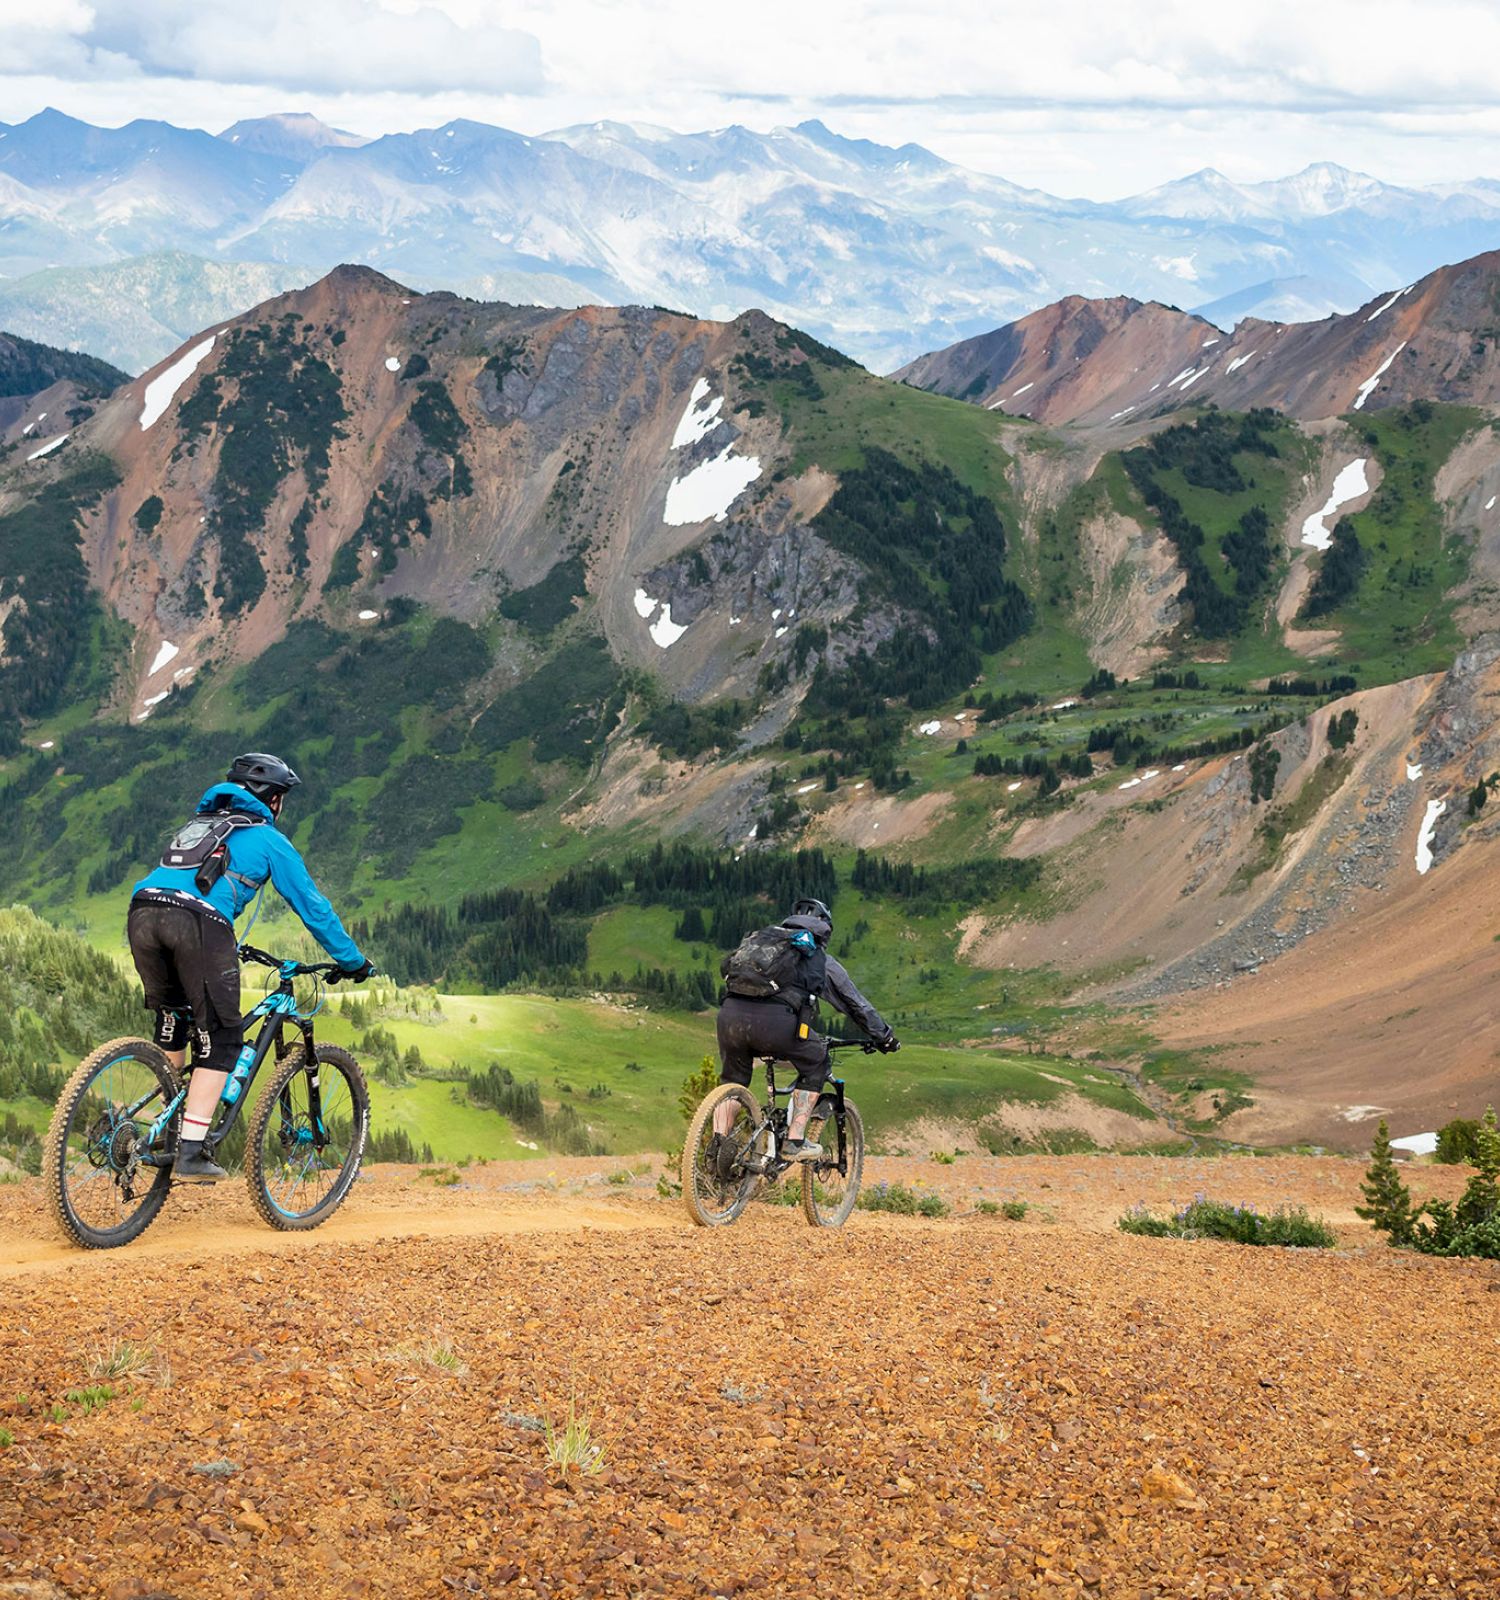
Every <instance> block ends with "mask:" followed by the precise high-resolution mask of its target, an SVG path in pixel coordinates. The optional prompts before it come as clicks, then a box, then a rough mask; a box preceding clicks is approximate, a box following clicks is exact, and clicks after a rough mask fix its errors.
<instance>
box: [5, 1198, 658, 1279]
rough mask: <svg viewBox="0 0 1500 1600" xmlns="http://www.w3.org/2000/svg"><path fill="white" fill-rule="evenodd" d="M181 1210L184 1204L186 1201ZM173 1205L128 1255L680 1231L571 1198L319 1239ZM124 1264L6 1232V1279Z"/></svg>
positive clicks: (370, 1223)
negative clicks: (641, 1230)
mask: <svg viewBox="0 0 1500 1600" xmlns="http://www.w3.org/2000/svg"><path fill="white" fill-rule="evenodd" d="M179 1205H180V1202H179ZM172 1209H173V1199H171V1198H169V1199H168V1201H167V1205H166V1208H165V1209H164V1211H163V1213H162V1215H161V1216H160V1217H158V1218H157V1220H156V1222H155V1223H153V1224H152V1226H151V1227H150V1228H149V1229H148V1230H147V1231H146V1233H144V1234H143V1235H142V1236H141V1238H140V1239H139V1240H137V1241H136V1242H135V1243H134V1244H132V1245H130V1246H129V1247H128V1249H127V1251H126V1255H128V1257H129V1259H130V1260H131V1261H132V1262H134V1261H139V1260H141V1259H143V1258H144V1259H147V1260H151V1261H170V1260H175V1261H193V1260H214V1261H224V1260H228V1259H231V1258H238V1257H241V1256H243V1255H245V1254H246V1253H248V1252H251V1251H256V1252H270V1253H271V1254H274V1255H292V1254H295V1253H297V1252H299V1251H303V1250H316V1249H319V1248H326V1247H327V1246H329V1245H340V1244H366V1243H372V1242H374V1241H377V1240H378V1241H390V1240H392V1239H474V1238H501V1237H504V1236H506V1235H513V1234H531V1233H558V1232H569V1233H575V1232H583V1233H587V1232H589V1231H591V1230H592V1231H599V1232H605V1233H617V1232H629V1231H631V1230H634V1229H637V1228H665V1227H675V1226H677V1225H678V1223H677V1219H675V1218H673V1217H671V1216H669V1215H667V1214H665V1213H664V1212H661V1211H657V1210H655V1209H646V1208H643V1207H639V1206H630V1205H625V1204H615V1205H611V1204H609V1203H608V1202H591V1201H587V1200H579V1199H574V1198H568V1199H564V1200H557V1201H551V1202H535V1201H533V1202H527V1201H522V1200H517V1201H511V1202H509V1203H503V1202H502V1203H500V1204H491V1205H486V1206H482V1207H480V1206H475V1207H469V1208H465V1209H462V1210H450V1209H439V1208H437V1207H434V1206H432V1205H415V1206H409V1207H397V1208H393V1209H386V1208H381V1209H377V1210H366V1209H362V1208H360V1207H359V1206H357V1205H351V1206H349V1207H347V1208H346V1209H345V1210H343V1211H341V1212H340V1213H339V1214H338V1215H337V1216H335V1217H333V1218H332V1219H331V1220H330V1221H328V1222H326V1223H324V1225H323V1226H322V1227H321V1228H317V1229H315V1230H314V1231H313V1232H311V1233H277V1232H276V1231H275V1229H273V1228H268V1227H266V1226H265V1224H264V1223H261V1222H258V1221H251V1220H249V1210H248V1207H238V1206H237V1207H236V1208H235V1210H236V1211H241V1210H243V1211H244V1213H245V1220H241V1219H240V1218H239V1217H235V1219H234V1220H231V1221H227V1222H226V1221H224V1220H221V1219H220V1218H219V1217H216V1216H213V1215H204V1214H203V1213H202V1212H201V1210H200V1211H197V1212H194V1213H193V1214H190V1215H186V1216H184V1215H181V1214H179V1215H178V1216H175V1217H174V1216H173V1214H172ZM121 1259H123V1257H122V1255H121V1254H120V1253H119V1252H117V1251H113V1250H90V1251H82V1250H79V1249H78V1248H77V1247H76V1246H74V1245H70V1244H67V1243H65V1242H64V1241H63V1240H62V1239H61V1238H59V1237H58V1236H57V1235H56V1234H55V1233H53V1232H52V1230H51V1229H50V1228H49V1227H48V1224H47V1222H46V1220H45V1219H42V1218H37V1219H36V1222H35V1225H34V1228H33V1236H31V1237H27V1236H24V1235H23V1236H20V1237H17V1236H16V1235H15V1234H13V1233H12V1232H11V1231H10V1230H9V1229H5V1230H0V1280H3V1279H5V1278H14V1277H20V1276H22V1275H23V1274H30V1273H40V1272H57V1271H60V1270H64V1269H66V1270H68V1271H69V1272H76V1271H78V1270H79V1269H81V1268H86V1267H87V1266H88V1264H89V1263H96V1264H100V1263H106V1262H110V1261H113V1262H114V1263H115V1264H116V1265H118V1263H119V1262H120V1260H121Z"/></svg>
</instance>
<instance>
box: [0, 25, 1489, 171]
mask: <svg viewBox="0 0 1500 1600" xmlns="http://www.w3.org/2000/svg"><path fill="white" fill-rule="evenodd" d="M1497 61H1500V5H1497V4H1496V3H1495V0H1239V3H1238V4H1236V5H1234V6H1232V7H1225V6H1210V5H1205V4H1203V3H1202V0H1192V3H1186V0H1115V3H1114V4H1111V5H1108V6H1105V5H1101V4H1099V3H1098V0H1047V3H1046V4H1042V5H1038V4H1036V3H1035V0H1028V3H1027V4H1025V5H1020V4H1015V3H1013V0H937V3H936V4H933V3H931V0H928V3H926V4H919V3H917V0H760V3H759V4H757V5H755V6H753V7H752V6H713V5H705V4H703V3H702V0H638V3H628V0H545V3H542V0H513V3H512V0H0V120H4V121H12V122H14V121H20V120H22V119H24V118H25V117H28V116H30V115H31V114H32V113H34V112H36V111H39V110H41V109H42V108H43V107H44V106H48V105H52V106H56V107H58V108H59V109H61V110H63V111H67V112H69V113H71V114H72V115H74V116H78V117H83V118H85V119H87V120H89V121H92V122H99V123H106V124H116V123H121V122H126V121H129V120H130V119H131V118H133V117H142V116H144V117H161V118H165V119H166V120H168V121H171V122H176V123H179V124H182V125H186V126H197V127H204V128H208V129H210V130H212V131H218V130H219V129H220V128H222V127H223V126H225V125H226V124H227V123H229V122H232V121H234V120H236V119H238V118H240V117H247V116H258V115H262V114H264V113H267V112H272V111H287V110H293V111H310V112H313V113H314V114H316V115H317V116H320V117H322V118H323V119H324V120H325V121H328V122H332V123H334V124H336V125H338V126H342V127H346V128H350V129H353V130H354V131H356V132H359V133H365V134H376V133H384V132H394V131H402V130H409V129H412V128H418V127H430V126H434V125H436V124H439V123H442V122H445V121H447V120H448V119H450V118H452V117H456V116H467V117H473V118H476V119H479V120H482V121H486V122H495V123H499V124H502V125H503V126H506V127H510V128H515V129H518V130H519V131H521V132H523V133H533V134H534V133H542V132H545V131H547V130H548V129H550V128H556V127H562V126H565V125H567V124H569V123H573V122H584V121H594V120H596V119H598V118H602V117H609V118H618V119H623V120H632V121H645V122H654V123H660V124H664V125H666V126H670V127H674V128H677V129H681V130H690V129H691V130H697V129H703V128H714V127H722V126H723V125H725V124H726V123H729V122H743V123H746V124H748V125H749V126H751V127H755V128H760V129H768V128H771V127H774V126H777V125H779V124H784V123H790V122H795V121H799V120H801V119H802V118H804V117H809V116H817V117H821V118H822V119H823V120H824V121H825V122H827V123H828V124H829V126H830V127H832V128H834V129H835V130H837V131H838V132H841V133H846V134H850V135H852V136H858V137H864V138H870V139H876V140H879V141H880V142H882V143H886V144H900V143H903V142H905V141H907V140H914V141H916V142H917V143H920V144H924V145H926V146H928V147H929V148H931V149H933V150H935V151H937V152H938V154H940V155H942V156H945V157H947V158H948V159H949V160H953V161H959V162H962V163H964V164H966V165H968V166H972V167H977V168H980V169H982V170H984V171H988V172H993V173H998V174H1000V175H1002V176H1004V177H1007V178H1010V179H1012V180H1013V181H1015V182H1020V183H1028V184H1034V185H1037V186H1038V187H1041V188H1045V189H1048V190H1050V191H1052V192H1054V193H1063V194H1081V195H1088V196H1092V197H1095V198H1099V199H1107V198H1111V197H1115V196H1119V195H1123V194H1127V193H1132V192H1134V191H1136V190H1139V189H1143V188H1147V187H1150V186H1151V185H1153V184H1156V183H1161V182H1164V181H1166V180H1168V179H1170V178H1173V177H1179V176H1181V175H1183V174H1184V173H1186V172H1190V171H1193V170H1195V169H1197V168H1199V167H1203V166H1213V167H1218V168H1219V169H1220V170H1221V171H1223V172H1225V173H1227V174H1228V175H1229V176H1230V177H1233V178H1238V179H1255V178H1265V177H1277V176H1281V175H1283V174H1285V173H1288V172H1292V171H1295V170H1297V169H1299V168H1301V167H1303V166H1305V165H1306V164H1307V163H1308V162H1310V161H1337V162H1341V163H1343V164H1344V165H1346V166H1351V167H1356V168H1359V169H1361V170H1364V171H1367V172H1371V173H1374V174H1375V175H1376V176H1378V177H1382V178H1385V179H1388V180H1390V181H1396V182H1438V181H1443V180H1449V179H1462V178H1469V177H1479V176H1500V71H1497V70H1496V67H1495V63H1496V62H1497Z"/></svg>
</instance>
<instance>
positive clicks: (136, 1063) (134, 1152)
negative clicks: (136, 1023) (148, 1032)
mask: <svg viewBox="0 0 1500 1600" xmlns="http://www.w3.org/2000/svg"><path fill="white" fill-rule="evenodd" d="M180 1089H181V1086H180V1085H179V1084H178V1082H177V1074H176V1073H175V1072H173V1070H172V1065H171V1063H170V1062H169V1061H168V1060H167V1058H166V1056H164V1055H163V1054H162V1052H161V1051H160V1050H158V1049H157V1047H156V1046H155V1045H154V1044H152V1043H150V1042H149V1041H148V1040H146V1039H113V1040H111V1041H110V1043H108V1044H104V1045H100V1046H99V1048H98V1049H97V1050H96V1051H94V1053H93V1054H92V1055H91V1056H88V1057H86V1058H85V1059H84V1060H83V1061H82V1062H80V1063H79V1065H78V1067H77V1069H76V1070H75V1072H74V1073H73V1076H72V1077H71V1078H69V1079H68V1081H67V1083H66V1084H65V1085H64V1086H63V1092H62V1095H61V1096H60V1097H59V1099H58V1102H57V1109H56V1110H55V1111H54V1112H53V1113H52V1123H51V1126H50V1127H49V1128H48V1129H47V1138H46V1142H45V1143H44V1144H43V1146H42V1182H43V1185H44V1187H45V1189H46V1192H47V1205H48V1209H49V1210H50V1211H51V1212H52V1216H53V1219H54V1220H55V1221H56V1223H57V1225H58V1227H59V1228H60V1229H61V1230H62V1232H63V1234H64V1235H65V1237H67V1238H68V1239H69V1240H71V1241H72V1242H73V1243H74V1244H78V1245H82V1246H83V1247H84V1249H85V1250H114V1249H117V1248H118V1247H119V1246H120V1245H122V1244H129V1243H130V1241H131V1240H132V1239H137V1238H139V1237H140V1236H141V1234H143V1233H144V1232H145V1231H146V1229H147V1228H149V1227H150V1226H151V1224H152V1222H153V1221H154V1220H155V1219H156V1214H157V1212H158V1211H160V1210H161V1208H162V1205H163V1204H164V1202H165V1201H166V1198H167V1190H168V1189H169V1188H171V1185H172V1172H171V1168H170V1166H165V1167H158V1166H153V1165H150V1164H149V1163H148V1160H147V1158H148V1157H149V1156H151V1155H154V1154H156V1153H157V1152H158V1151H160V1150H163V1149H168V1150H169V1149H172V1148H175V1146H176V1143H177V1138H176V1133H177V1122H178V1118H179V1117H180V1115H181V1111H180V1109H179V1110H176V1111H174V1112H173V1113H172V1120H171V1122H170V1123H169V1124H168V1125H167V1126H166V1127H164V1128H163V1130H162V1133H161V1136H160V1138H159V1140H158V1143H157V1146H156V1147H155V1149H153V1148H151V1147H150V1146H149V1138H150V1131H151V1128H152V1126H153V1125H154V1124H155V1123H156V1121H157V1120H158V1119H159V1118H160V1117H161V1115H162V1113H163V1112H164V1111H166V1109H167V1108H168V1106H170V1105H171V1104H172V1102H173V1101H174V1100H175V1099H176V1098H177V1096H178V1094H179V1093H180Z"/></svg>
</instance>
